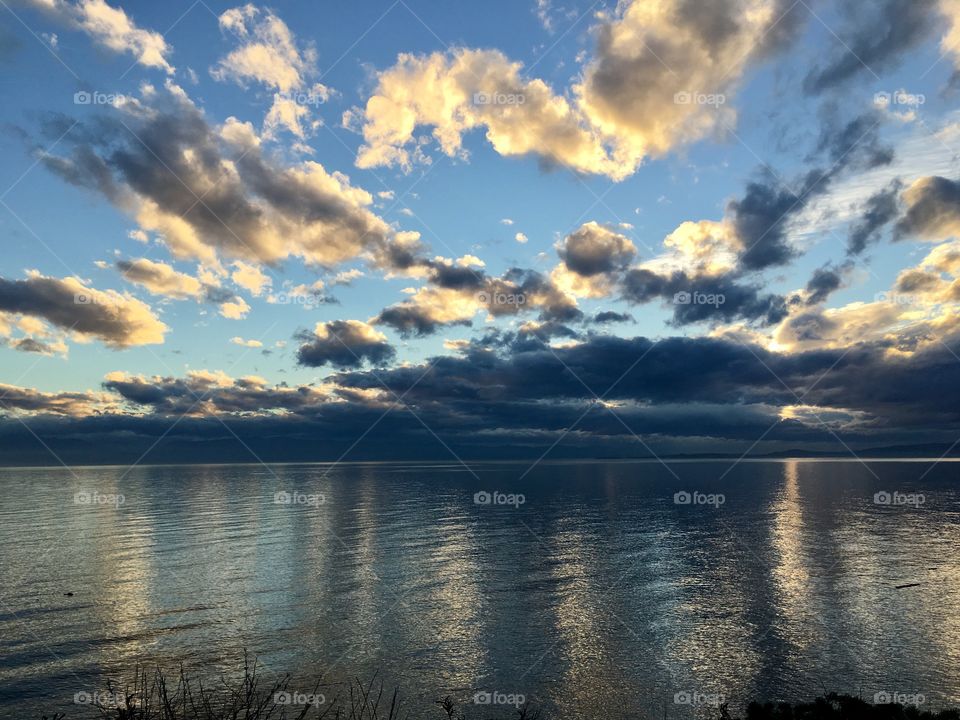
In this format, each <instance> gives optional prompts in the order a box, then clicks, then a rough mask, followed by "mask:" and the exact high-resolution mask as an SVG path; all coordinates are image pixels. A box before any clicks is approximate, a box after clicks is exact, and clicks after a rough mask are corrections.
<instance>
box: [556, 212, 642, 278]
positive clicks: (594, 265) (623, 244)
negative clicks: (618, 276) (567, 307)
mask: <svg viewBox="0 0 960 720" xmlns="http://www.w3.org/2000/svg"><path fill="white" fill-rule="evenodd" d="M557 252H558V254H559V255H560V259H561V260H563V262H564V264H565V265H566V266H567V269H569V270H571V271H572V272H575V273H577V274H578V275H583V276H585V277H590V276H592V275H599V274H601V273H611V272H614V271H617V270H621V269H623V268H625V267H626V266H627V265H628V264H629V263H630V261H631V260H633V258H634V256H635V255H636V254H637V249H636V248H635V247H634V246H633V243H632V242H630V240H629V239H628V238H626V237H625V236H623V235H621V234H620V233H618V232H616V231H614V230H612V229H611V228H608V227H605V226H603V225H598V224H597V223H594V222H591V223H587V224H585V225H582V226H581V227H580V228H578V229H577V230H575V231H574V232H572V233H570V234H569V235H567V236H566V237H565V238H564V239H563V241H562V242H561V243H560V245H559V247H558V249H557Z"/></svg>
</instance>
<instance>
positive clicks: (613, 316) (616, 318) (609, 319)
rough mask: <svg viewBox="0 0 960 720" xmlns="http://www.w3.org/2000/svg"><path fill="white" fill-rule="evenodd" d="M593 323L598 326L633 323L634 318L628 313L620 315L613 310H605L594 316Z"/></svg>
mask: <svg viewBox="0 0 960 720" xmlns="http://www.w3.org/2000/svg"><path fill="white" fill-rule="evenodd" d="M593 321H594V322H595V323H597V324H598V325H602V324H604V323H621V322H633V316H631V315H628V314H627V313H618V312H614V311H613V310H604V311H603V312H598V313H597V314H596V315H594V316H593Z"/></svg>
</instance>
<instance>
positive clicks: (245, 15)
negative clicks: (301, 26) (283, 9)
mask: <svg viewBox="0 0 960 720" xmlns="http://www.w3.org/2000/svg"><path fill="white" fill-rule="evenodd" d="M219 21H220V27H221V28H222V29H223V30H225V31H229V32H231V33H233V34H234V35H235V36H236V37H237V38H239V40H240V43H241V44H240V47H239V48H237V49H236V50H233V51H232V52H231V53H230V54H229V55H227V56H226V57H225V58H222V59H221V60H220V61H219V62H218V63H217V65H216V67H214V68H213V69H212V70H211V74H212V75H213V76H214V78H216V79H217V80H228V79H229V80H234V81H236V82H239V83H241V84H242V83H244V82H246V81H248V80H254V81H256V82H259V83H262V84H264V85H267V86H268V87H272V88H276V89H277V90H279V91H281V92H289V91H291V90H295V89H296V88H300V87H302V86H303V84H304V77H305V76H306V75H308V74H310V73H311V72H312V71H313V69H314V64H315V62H316V51H314V50H313V49H312V48H307V49H305V50H302V51H301V50H300V49H299V48H298V47H297V43H296V39H295V38H294V36H293V33H292V32H290V28H288V27H287V25H286V23H284V22H283V20H281V19H280V18H278V17H277V16H276V15H274V14H273V12H272V11H270V10H267V11H262V10H260V8H257V7H255V6H254V5H244V6H242V7H236V8H232V9H230V10H227V11H226V12H224V13H223V14H222V15H220V18H219Z"/></svg>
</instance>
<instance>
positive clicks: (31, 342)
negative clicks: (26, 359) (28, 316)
mask: <svg viewBox="0 0 960 720" xmlns="http://www.w3.org/2000/svg"><path fill="white" fill-rule="evenodd" d="M7 344H8V345H9V346H10V347H12V348H13V349H14V350H19V351H20V352H28V353H37V354H38V355H53V354H55V350H54V349H53V348H52V347H51V346H50V345H49V344H48V343H45V342H43V341H42V340H37V339H36V338H29V337H25V338H19V339H16V340H10V341H8V342H7Z"/></svg>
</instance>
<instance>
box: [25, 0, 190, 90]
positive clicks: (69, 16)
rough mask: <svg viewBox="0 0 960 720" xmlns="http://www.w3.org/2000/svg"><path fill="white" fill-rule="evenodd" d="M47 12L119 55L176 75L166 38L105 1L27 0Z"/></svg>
mask: <svg viewBox="0 0 960 720" xmlns="http://www.w3.org/2000/svg"><path fill="white" fill-rule="evenodd" d="M28 2H29V3H30V4H31V5H32V6H34V7H36V8H39V9H41V10H43V11H44V12H46V13H48V14H50V15H52V16H54V17H56V18H57V19H59V20H60V21H61V22H65V23H67V24H68V25H70V26H71V27H74V28H77V29H78V30H82V31H83V32H85V33H86V34H87V35H89V36H90V37H91V38H93V39H94V40H95V41H96V42H98V43H99V44H100V45H102V46H104V47H106V48H107V49H109V50H112V51H113V52H116V53H126V54H128V55H133V56H134V57H135V58H136V60H137V62H138V63H139V64H140V65H143V66H144V67H153V68H159V69H161V70H163V71H165V72H167V73H169V74H171V75H172V74H173V72H174V68H173V66H172V65H170V63H169V62H168V61H167V56H168V55H170V54H171V53H172V52H173V50H172V48H171V47H170V46H169V45H168V44H167V42H166V40H164V38H163V35H161V34H160V33H158V32H153V31H152V30H144V29H142V28H139V27H137V25H136V24H135V23H134V22H133V20H131V19H130V17H129V16H128V15H127V13H126V12H125V11H124V10H123V9H122V8H115V7H112V6H110V5H108V4H107V3H106V2H104V0H77V2H68V0H28Z"/></svg>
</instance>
